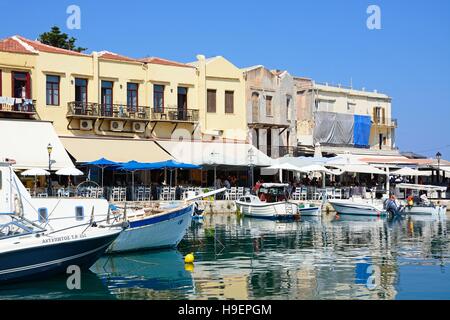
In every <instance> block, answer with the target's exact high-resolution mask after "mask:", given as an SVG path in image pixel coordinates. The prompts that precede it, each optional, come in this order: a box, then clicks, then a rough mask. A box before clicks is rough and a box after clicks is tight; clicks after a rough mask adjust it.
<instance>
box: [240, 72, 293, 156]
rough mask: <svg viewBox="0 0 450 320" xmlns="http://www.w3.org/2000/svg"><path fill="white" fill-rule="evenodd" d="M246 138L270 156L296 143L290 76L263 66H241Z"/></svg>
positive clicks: (279, 153) (287, 152)
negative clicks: (242, 67)
mask: <svg viewBox="0 0 450 320" xmlns="http://www.w3.org/2000/svg"><path fill="white" fill-rule="evenodd" d="M243 72H244V77H245V90H246V113H247V123H248V135H249V141H250V142H251V143H252V144H253V145H254V146H255V147H257V148H258V149H259V150H261V151H262V152H264V153H265V154H267V155H268V156H271V157H273V158H278V157H282V156H285V155H288V154H292V150H293V147H295V146H296V145H297V141H296V140H297V137H296V103H295V99H294V97H295V91H294V79H293V77H292V76H291V75H290V74H289V73H288V72H287V71H279V70H272V71H271V70H269V69H267V68H265V67H264V66H254V67H249V68H245V69H243Z"/></svg>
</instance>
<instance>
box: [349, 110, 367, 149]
mask: <svg viewBox="0 0 450 320" xmlns="http://www.w3.org/2000/svg"><path fill="white" fill-rule="evenodd" d="M354 117H355V119H354V126H353V142H354V144H355V146H356V147H367V146H369V137H370V128H371V126H372V121H371V118H370V116H361V115H354Z"/></svg>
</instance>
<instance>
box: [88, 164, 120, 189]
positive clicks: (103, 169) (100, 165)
mask: <svg viewBox="0 0 450 320" xmlns="http://www.w3.org/2000/svg"><path fill="white" fill-rule="evenodd" d="M85 164H86V165H88V166H96V167H100V168H101V169H102V188H103V175H104V172H105V168H107V167H112V166H116V165H118V164H119V163H118V162H114V161H111V160H108V159H106V158H100V159H98V160H95V161H91V162H86V163H85Z"/></svg>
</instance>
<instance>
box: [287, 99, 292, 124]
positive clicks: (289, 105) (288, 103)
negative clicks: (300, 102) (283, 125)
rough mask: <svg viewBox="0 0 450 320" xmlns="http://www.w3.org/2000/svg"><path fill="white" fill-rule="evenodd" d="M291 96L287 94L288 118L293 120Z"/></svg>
mask: <svg viewBox="0 0 450 320" xmlns="http://www.w3.org/2000/svg"><path fill="white" fill-rule="evenodd" d="M290 108H291V96H286V120H287V121H291V112H290V111H291V109H290Z"/></svg>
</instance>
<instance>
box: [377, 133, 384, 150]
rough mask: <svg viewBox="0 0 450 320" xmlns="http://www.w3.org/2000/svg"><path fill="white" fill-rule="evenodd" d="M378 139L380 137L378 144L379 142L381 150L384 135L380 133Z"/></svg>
mask: <svg viewBox="0 0 450 320" xmlns="http://www.w3.org/2000/svg"><path fill="white" fill-rule="evenodd" d="M378 139H379V140H378V144H379V147H380V150H381V149H383V135H382V134H381V133H380V134H379V136H378Z"/></svg>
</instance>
